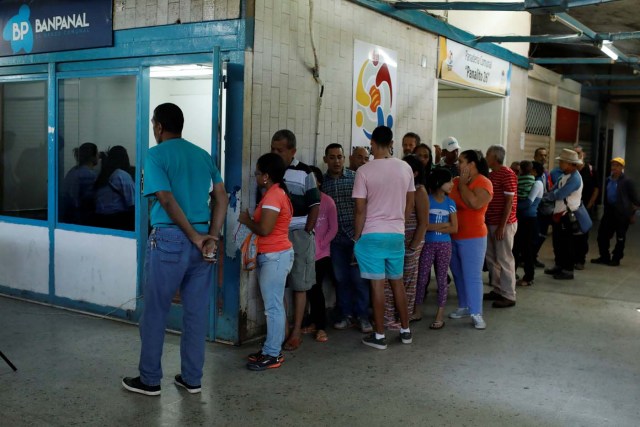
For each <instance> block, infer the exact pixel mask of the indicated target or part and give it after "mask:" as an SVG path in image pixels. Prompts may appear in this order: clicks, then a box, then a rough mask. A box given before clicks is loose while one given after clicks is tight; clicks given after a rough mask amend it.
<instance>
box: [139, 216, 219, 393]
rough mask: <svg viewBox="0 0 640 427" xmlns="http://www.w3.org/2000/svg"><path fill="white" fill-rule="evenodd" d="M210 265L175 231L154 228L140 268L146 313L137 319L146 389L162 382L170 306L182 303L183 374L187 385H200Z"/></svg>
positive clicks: (144, 311)
mask: <svg viewBox="0 0 640 427" xmlns="http://www.w3.org/2000/svg"><path fill="white" fill-rule="evenodd" d="M212 279H213V265H212V264H210V263H208V262H206V261H204V260H203V259H202V253H201V252H200V250H199V249H198V248H197V247H196V246H195V245H194V244H193V243H191V241H189V239H188V238H187V236H185V234H184V233H183V232H182V231H180V230H179V229H177V228H155V229H153V231H152V232H151V234H150V235H149V240H148V241H147V255H146V259H145V265H144V284H143V296H144V309H143V312H142V317H141V318H140V340H141V342H142V348H141V351H140V363H139V366H138V367H139V369H140V378H141V380H142V382H143V383H145V384H147V385H159V384H160V380H161V379H162V366H161V358H162V346H163V344H164V334H165V327H166V324H167V315H168V314H169V309H170V308H171V301H172V299H173V297H174V296H175V294H176V291H177V290H178V289H179V290H180V298H181V300H182V310H183V316H182V337H181V338H180V359H181V374H182V378H183V379H184V381H185V382H186V383H187V384H191V385H200V382H201V379H202V367H203V366H204V345H205V338H206V335H207V327H208V319H209V298H210V289H211V282H212Z"/></svg>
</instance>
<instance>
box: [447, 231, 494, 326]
mask: <svg viewBox="0 0 640 427" xmlns="http://www.w3.org/2000/svg"><path fill="white" fill-rule="evenodd" d="M451 243H452V253H451V272H452V273H453V280H454V282H455V284H456V291H457V292H458V307H460V308H468V309H469V312H470V313H471V314H482V264H483V263H484V255H485V252H486V251H487V237H486V236H485V237H478V238H476V239H461V240H452V242H451Z"/></svg>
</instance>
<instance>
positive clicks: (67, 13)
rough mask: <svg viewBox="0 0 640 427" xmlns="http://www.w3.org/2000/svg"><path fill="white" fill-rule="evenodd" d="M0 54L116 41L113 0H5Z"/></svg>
mask: <svg viewBox="0 0 640 427" xmlns="http://www.w3.org/2000/svg"><path fill="white" fill-rule="evenodd" d="M0 29H1V30H2V40H0V56H10V55H29V54H34V53H44V52H56V51H61V50H73V49H86V48H91V47H103V46H112V45H113V18H112V1H111V0H91V1H86V0H56V1H51V0H2V2H0Z"/></svg>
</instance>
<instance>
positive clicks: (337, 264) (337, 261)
mask: <svg viewBox="0 0 640 427" xmlns="http://www.w3.org/2000/svg"><path fill="white" fill-rule="evenodd" d="M353 261H355V258H354V255H353V241H352V240H351V239H349V238H347V237H344V236H342V235H338V236H336V237H335V238H334V239H333V241H332V242H331V264H332V265H333V273H334V275H335V278H336V298H337V300H338V301H337V303H338V307H339V308H340V312H341V315H342V316H343V317H346V316H352V317H358V318H364V319H368V318H369V306H370V305H371V304H370V299H369V281H368V280H367V279H363V278H362V277H361V276H360V269H359V268H358V266H357V265H354V264H355V263H354V262H353Z"/></svg>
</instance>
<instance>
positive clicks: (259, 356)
mask: <svg viewBox="0 0 640 427" xmlns="http://www.w3.org/2000/svg"><path fill="white" fill-rule="evenodd" d="M264 356H265V355H264V354H262V350H260V351H256V352H255V353H251V354H250V355H248V356H247V360H249V362H257V361H258V360H260V359H262V358H263V357H264ZM278 361H279V362H280V363H282V362H284V354H282V353H280V354H279V355H278Z"/></svg>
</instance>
